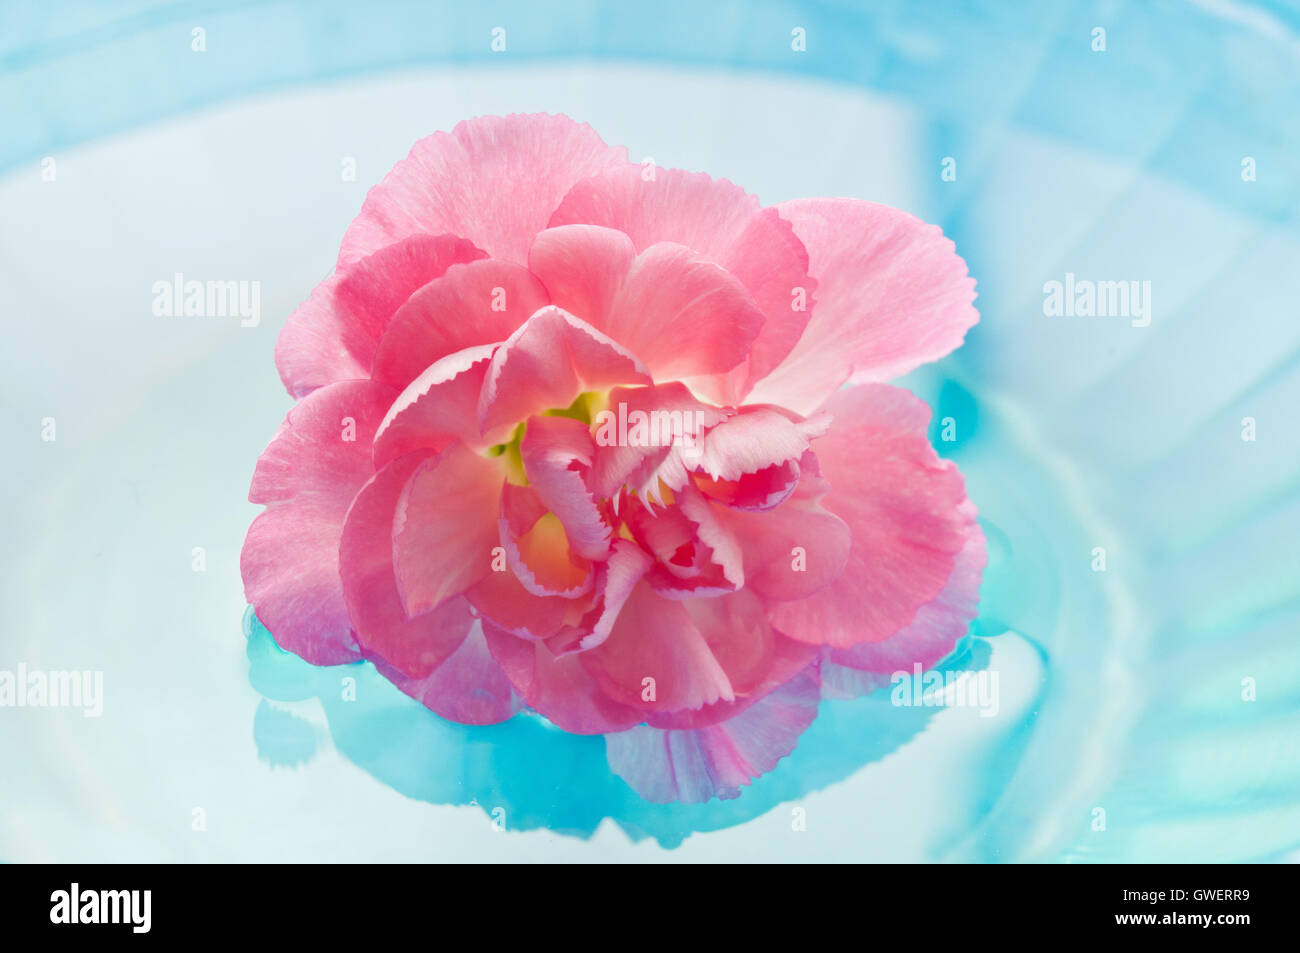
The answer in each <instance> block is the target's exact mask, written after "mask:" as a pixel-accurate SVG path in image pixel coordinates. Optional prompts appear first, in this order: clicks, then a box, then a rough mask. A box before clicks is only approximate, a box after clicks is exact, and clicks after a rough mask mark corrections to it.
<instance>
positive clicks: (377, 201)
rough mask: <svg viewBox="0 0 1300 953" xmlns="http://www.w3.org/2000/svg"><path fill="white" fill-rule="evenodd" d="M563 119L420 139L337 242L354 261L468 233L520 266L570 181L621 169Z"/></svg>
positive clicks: (490, 125)
mask: <svg viewBox="0 0 1300 953" xmlns="http://www.w3.org/2000/svg"><path fill="white" fill-rule="evenodd" d="M626 163H627V150H626V149H624V148H622V147H621V146H620V147H616V148H615V147H610V146H607V145H605V143H604V142H602V141H601V139H600V137H599V136H598V135H596V133H595V131H593V130H592V128H591V127H590V126H588V125H586V124H585V123H577V122H574V121H573V120H572V119H570V118H568V117H567V116H549V115H544V114H535V115H511V116H480V117H478V118H477V119H469V120H466V121H465V122H462V123H460V124H459V125H457V126H456V128H455V129H453V130H452V131H451V132H450V133H444V132H438V133H434V134H433V135H432V136H429V137H427V138H425V139H421V140H420V141H419V142H417V143H416V144H415V146H414V147H413V148H412V149H411V154H410V155H409V156H407V158H405V159H403V160H402V161H401V162H399V163H397V165H395V166H394V167H393V169H392V171H390V172H389V173H388V174H387V175H386V176H384V179H383V181H382V182H381V183H380V184H379V185H377V186H375V187H374V188H372V189H371V190H370V193H369V194H368V195H367V196H366V201H365V204H364V205H362V207H361V213H360V214H359V215H358V216H357V217H356V219H354V220H353V222H352V224H351V225H350V226H349V227H348V230H347V233H346V234H345V235H344V237H343V248H342V250H341V251H340V253H339V261H340V262H343V263H347V262H352V261H355V260H356V259H358V258H360V257H362V256H364V255H367V254H369V253H370V252H372V251H374V250H375V249H377V248H382V247H383V246H385V245H389V244H391V243H393V242H395V241H397V240H398V239H401V238H405V237H406V236H407V235H412V234H417V233H421V232H423V233H430V234H441V233H443V232H452V233H454V234H456V235H464V236H465V237H466V238H469V239H470V240H471V241H473V242H474V243H475V244H476V245H478V247H480V248H482V249H485V250H486V251H487V252H488V254H490V255H491V256H492V257H494V258H504V259H507V260H509V261H513V262H516V263H518V264H523V263H525V262H526V261H527V260H528V258H527V255H528V246H529V245H530V244H531V243H532V240H533V236H534V235H536V234H537V233H538V232H540V231H541V230H542V229H543V228H545V227H546V223H547V220H548V219H549V218H550V217H551V213H552V212H553V211H554V210H555V207H556V206H557V205H559V203H560V200H561V199H562V198H563V197H564V195H565V193H566V192H568V191H569V189H570V188H572V187H573V185H574V184H575V183H576V182H580V181H581V180H583V179H585V178H587V177H588V176H591V175H595V174H596V173H597V172H600V171H601V170H603V169H607V168H611V167H615V166H621V165H625V164H626Z"/></svg>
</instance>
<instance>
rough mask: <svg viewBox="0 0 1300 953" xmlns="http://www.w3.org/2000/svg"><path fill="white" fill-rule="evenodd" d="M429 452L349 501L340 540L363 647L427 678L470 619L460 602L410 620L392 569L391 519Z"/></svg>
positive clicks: (351, 610)
mask: <svg viewBox="0 0 1300 953" xmlns="http://www.w3.org/2000/svg"><path fill="white" fill-rule="evenodd" d="M432 456H433V454H432V453H430V452H424V453H412V454H409V455H407V456H404V457H402V458H400V459H398V460H394V461H393V462H392V463H390V464H389V465H388V466H386V467H384V468H383V469H382V470H380V471H379V472H378V473H376V474H375V475H374V476H373V477H371V478H370V481H369V482H368V483H366V485H365V486H364V487H362V488H361V492H359V493H358V494H357V496H356V499H354V500H353V501H352V506H351V508H349V510H348V515H347V519H346V520H345V521H344V524H343V537H342V540H341V542H340V544H339V574H340V576H341V578H342V581H343V596H344V599H345V600H346V602H347V607H348V615H349V617H350V618H351V620H352V626H353V629H354V630H355V632H356V637H357V642H358V643H359V645H360V646H361V650H362V651H363V652H364V653H365V654H366V655H367V656H368V657H370V658H376V657H378V658H381V659H383V660H384V661H385V662H388V663H389V664H390V665H391V666H392V667H393V668H394V669H396V670H398V671H400V672H401V673H403V674H404V675H406V676H408V677H412V678H424V677H425V676H427V675H428V674H429V673H430V672H432V671H433V670H434V669H435V668H437V667H438V666H439V665H441V664H442V663H443V662H445V661H446V660H447V658H448V657H450V656H451V654H452V653H453V652H455V651H456V650H457V649H458V648H459V647H460V644H461V642H463V641H464V640H465V636H466V634H467V633H468V632H469V630H470V626H471V625H472V624H473V622H474V619H473V618H472V617H471V616H470V613H469V605H468V604H467V603H466V602H465V600H463V599H450V600H448V601H446V602H444V603H443V604H442V605H440V606H438V607H437V608H435V609H433V610H432V611H430V612H427V613H425V614H424V615H418V616H415V617H414V618H407V615H406V611H405V610H404V609H403V608H402V599H401V596H400V595H399V594H398V592H397V578H396V576H395V575H394V570H393V516H394V514H395V512H396V509H397V501H398V499H399V498H400V497H401V495H402V490H403V489H404V488H405V486H406V484H407V482H408V481H409V480H410V478H411V475H412V474H413V473H414V472H415V470H416V469H417V468H418V467H419V466H420V464H422V463H423V462H424V461H425V460H427V459H429V458H430V457H432Z"/></svg>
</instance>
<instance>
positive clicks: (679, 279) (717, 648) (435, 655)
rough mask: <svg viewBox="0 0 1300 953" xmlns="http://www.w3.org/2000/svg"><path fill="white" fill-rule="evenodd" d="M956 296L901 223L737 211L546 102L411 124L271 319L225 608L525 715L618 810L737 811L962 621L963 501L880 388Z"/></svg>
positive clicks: (447, 695) (973, 576)
mask: <svg viewBox="0 0 1300 953" xmlns="http://www.w3.org/2000/svg"><path fill="white" fill-rule="evenodd" d="M974 296H975V292H974V282H973V280H972V279H971V278H969V277H968V275H967V270H966V266H965V264H964V262H963V261H962V260H961V259H960V258H959V257H958V256H957V255H956V254H955V253H954V250H953V245H952V243H951V242H950V241H948V240H947V239H945V238H943V236H942V235H941V233H940V231H939V229H937V228H935V227H934V226H930V225H926V224H924V223H922V222H920V221H919V220H917V219H915V218H913V217H912V216H910V215H907V214H905V213H903V212H900V211H897V210H895V209H891V208H888V207H885V206H881V205H875V204H872V203H869V202H863V201H857V200H851V199H806V200H800V201H794V202H787V203H783V204H780V205H776V206H771V207H767V208H764V207H763V206H761V205H760V204H759V202H758V200H757V199H756V198H754V197H753V196H751V195H747V194H746V193H745V192H744V191H743V190H741V189H740V188H738V187H736V186H734V185H732V184H731V183H729V182H727V181H725V180H715V179H712V178H710V177H708V176H707V175H702V174H697V173H688V172H682V171H679V170H675V169H660V168H655V167H654V166H653V165H637V164H632V163H629V162H628V161H627V155H626V150H624V149H621V148H613V147H610V146H607V145H605V143H604V142H602V141H601V140H600V138H599V137H598V136H597V135H596V134H595V132H593V131H592V130H591V128H590V127H588V126H586V125H582V124H579V123H575V122H573V121H572V120H570V119H568V118H566V117H563V116H545V115H534V116H508V117H504V118H501V117H484V118H480V119H475V120H472V121H468V122H464V123H461V124H460V125H459V126H457V127H456V128H455V129H454V130H453V131H452V132H451V133H450V134H446V133H437V134H435V135H433V136H430V137H429V138H427V139H424V140H422V141H420V142H418V143H417V144H416V145H415V147H414V149H413V150H412V151H411V154H410V156H409V157H408V158H406V159H405V160H403V161H402V162H399V163H398V164H397V166H396V167H394V169H393V170H392V171H391V172H390V173H389V174H388V175H387V176H386V177H385V178H384V180H383V181H382V182H381V183H380V184H379V185H378V186H376V187H375V188H374V189H372V190H371V192H370V194H369V195H368V196H367V198H366V201H365V204H364V205H363V207H362V209H361V213H360V214H359V215H358V216H357V218H356V220H355V221H354V222H353V223H352V225H351V226H350V227H349V228H348V230H347V232H346V233H345V235H344V237H343V247H342V250H341V252H340V254H339V259H338V264H337V267H336V269H335V271H334V274H333V275H332V277H330V278H329V279H327V280H326V281H325V282H323V283H322V284H321V285H319V286H318V287H317V288H316V289H315V291H314V292H313V293H312V295H311V297H310V298H309V299H308V300H307V301H306V303H304V304H303V305H302V306H301V307H300V308H299V309H298V310H297V311H296V312H295V313H294V314H293V315H292V316H291V317H290V318H289V320H288V322H287V324H286V325H285V327H284V330H283V331H282V333H281V335H280V339H279V343H278V345H277V348H276V362H277V365H278V366H279V369H280V374H281V377H282V378H283V380H284V383H285V386H286V387H287V388H288V390H289V392H290V394H292V395H293V397H295V398H296V399H297V400H298V403H297V405H296V406H295V407H294V408H293V410H291V411H290V413H289V415H288V417H287V418H286V420H285V422H284V424H283V425H282V426H281V428H280V430H279V432H278V433H277V434H276V435H275V437H274V439H273V440H272V441H271V443H270V445H269V446H268V447H267V448H266V450H265V452H264V453H263V454H262V456H261V458H260V459H259V460H258V462H257V467H256V471H255V473H254V475H253V481H252V488H251V491H250V494H249V498H250V499H251V500H252V501H253V502H254V503H264V504H267V509H266V510H265V512H263V513H262V514H261V515H260V516H259V517H258V518H257V519H256V520H255V521H254V523H253V525H252V527H251V528H250V530H249V532H248V538H247V540H246V542H245V544H244V551H243V557H242V570H243V577H244V584H245V590H246V593H247V597H248V600H249V602H251V603H252V605H253V607H254V609H255V611H256V612H257V615H258V617H259V618H260V619H261V621H262V622H263V624H264V625H265V626H266V627H267V628H268V629H269V630H270V632H271V633H272V634H273V635H274V636H275V638H276V640H277V642H278V643H279V644H280V645H281V646H282V647H284V648H285V649H288V650H290V651H292V652H295V653H296V654H298V655H300V656H302V657H303V658H304V659H306V660H308V661H310V662H313V663H315V664H320V665H332V664H339V663H345V662H353V661H357V660H360V659H369V660H371V661H372V662H373V663H374V664H375V666H376V667H377V668H378V670H379V671H380V672H381V673H383V674H384V675H385V676H386V677H387V678H389V679H391V680H392V681H393V682H394V683H395V684H396V685H397V686H398V687H399V688H400V689H401V690H402V691H404V692H406V693H407V694H409V695H411V696H413V697H414V698H417V699H419V700H420V701H421V702H422V703H423V704H425V705H426V706H428V707H429V708H430V709H432V710H433V711H435V712H437V713H438V714H439V715H442V716H443V717H445V718H449V719H453V720H455V721H459V722H463V723H469V724H491V723H495V722H499V721H503V720H505V719H507V718H510V717H511V716H513V715H514V714H515V713H516V712H518V711H519V710H520V709H521V708H524V707H527V708H530V709H533V710H535V711H537V712H538V713H540V714H541V715H543V716H545V717H546V718H547V719H548V720H549V721H550V722H552V723H553V724H555V725H556V726H558V727H560V728H562V729H564V730H565V731H569V732H575V733H580V734H603V735H605V737H606V746H607V753H608V758H609V762H610V765H611V767H612V768H613V770H614V771H615V772H617V773H618V774H619V775H621V776H622V777H623V778H625V779H626V780H627V781H628V782H629V783H630V784H631V785H632V786H633V787H634V788H636V790H637V791H639V792H640V793H641V794H642V795H643V796H644V797H646V798H648V799H651V800H654V801H677V800H681V801H702V800H707V799H708V798H710V797H714V796H720V797H734V796H735V795H736V794H738V793H739V790H740V788H741V786H743V785H747V784H749V783H750V781H751V780H752V779H753V778H754V777H757V776H758V775H760V774H762V773H764V772H766V771H769V770H771V769H772V768H773V767H774V766H775V765H776V763H777V762H778V761H779V760H780V759H781V758H782V757H784V756H785V755H787V754H789V753H790V752H791V751H792V750H793V749H794V747H795V745H796V743H797V741H798V738H799V735H800V733H801V732H802V731H803V730H804V729H805V728H807V727H808V725H809V724H810V723H811V722H812V720H813V718H814V717H815V715H816V713H817V705H818V701H819V699H820V698H821V697H822V695H823V694H835V695H841V696H842V695H846V694H848V695H852V694H858V693H861V692H864V691H868V690H871V689H873V688H875V687H877V686H878V685H880V684H881V683H882V681H883V680H884V679H885V678H887V676H888V673H891V672H893V671H895V670H899V669H903V670H907V671H911V668H912V666H913V665H914V664H916V663H920V664H921V665H923V666H929V665H932V664H933V663H934V662H936V661H937V660H939V659H940V658H941V657H942V656H944V655H945V654H947V653H948V652H949V651H951V649H952V648H953V646H954V644H955V642H956V640H957V639H958V638H960V637H961V635H962V634H963V633H964V632H965V630H966V627H967V625H968V624H969V622H970V620H971V618H972V617H973V615H974V613H975V607H976V601H977V593H978V587H979V581H980V575H981V572H982V569H983V565H984V559H985V557H984V540H983V536H982V535H981V533H980V530H979V527H978V526H977V524H976V522H975V508H974V506H973V505H972V504H971V503H970V501H969V500H968V499H967V497H966V493H965V489H964V484H963V481H962V477H961V475H960V473H959V472H958V471H957V469H956V468H955V467H954V466H953V465H952V464H951V463H949V462H946V461H943V460H941V459H940V458H939V457H938V456H937V455H936V454H935V452H934V449H933V448H932V447H931V446H930V444H929V442H928V440H927V438H926V428H927V425H928V421H929V416H930V414H929V410H928V408H927V407H926V406H925V404H924V403H922V402H921V401H919V400H918V399H917V398H915V397H914V396H912V395H911V394H910V393H908V392H907V391H905V390H901V389H898V388H894V387H890V386H888V385H887V384H884V383H882V381H885V380H888V379H890V378H893V377H896V376H898V375H900V374H903V373H905V372H907V371H909V370H911V369H912V368H914V367H916V366H918V365H919V364H921V363H923V362H926V361H930V360H934V359H937V358H939V357H941V356H943V355H944V354H946V353H948V352H949V351H951V350H952V349H953V348H955V347H957V346H958V345H959V344H960V343H961V340H962V338H963V336H964V334H965V332H966V330H967V329H968V328H969V327H970V326H971V325H973V324H974V323H975V321H976V320H977V314H976V311H975V309H974V307H973V306H972V301H973V300H974Z"/></svg>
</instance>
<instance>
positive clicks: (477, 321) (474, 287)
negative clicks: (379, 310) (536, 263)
mask: <svg viewBox="0 0 1300 953" xmlns="http://www.w3.org/2000/svg"><path fill="white" fill-rule="evenodd" d="M547 300H548V299H547V297H546V289H545V288H543V287H542V285H541V283H540V282H539V281H537V279H536V278H534V277H533V276H532V275H530V274H529V273H528V271H527V269H525V268H521V267H520V266H518V265H513V264H511V263H509V262H505V261H497V260H495V259H488V260H486V261H475V262H470V263H469V264H466V265H455V266H453V267H452V268H449V269H448V270H447V273H446V274H445V275H443V276H442V277H441V278H439V279H437V280H436V281H432V282H430V283H429V284H427V285H425V286H424V287H423V288H421V289H420V290H419V291H417V292H416V293H415V294H413V295H411V297H410V300H408V301H407V302H406V304H404V305H402V307H401V308H399V309H398V311H397V313H396V314H395V315H393V320H392V321H390V322H389V324H388V328H387V329H386V330H385V331H384V336H383V337H382V338H381V339H380V341H379V348H378V350H377V351H376V352H375V360H374V364H373V366H372V368H371V375H370V376H372V377H374V379H375V380H377V381H384V382H385V383H387V384H388V385H390V386H391V387H394V388H396V389H397V390H401V389H402V388H404V387H406V386H407V385H408V384H410V383H411V381H413V380H415V379H416V378H417V377H419V376H420V374H421V373H422V372H423V371H424V369H425V368H427V367H429V366H430V365H431V364H433V363H434V362H436V361H438V360H441V359H442V358H444V357H447V356H448V355H449V354H455V353H456V352H457V351H462V350H464V349H465V348H469V347H475V346H478V345H484V344H499V343H500V342H501V341H504V340H505V339H506V338H508V337H509V336H510V335H511V334H513V333H514V332H515V330H516V329H518V327H519V326H520V325H521V324H523V323H524V322H525V321H526V320H528V318H529V316H530V315H532V314H533V312H535V311H536V310H537V309H538V308H541V307H542V306H544V305H545V304H546V303H547Z"/></svg>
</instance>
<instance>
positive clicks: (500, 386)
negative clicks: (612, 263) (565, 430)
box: [479, 307, 650, 434]
mask: <svg viewBox="0 0 1300 953" xmlns="http://www.w3.org/2000/svg"><path fill="white" fill-rule="evenodd" d="M648 383H650V376H649V374H648V373H647V371H646V368H645V365H643V364H642V363H641V362H640V361H639V360H638V359H637V358H636V356H635V355H633V354H631V353H629V352H628V351H627V349H626V348H624V347H622V346H620V345H619V344H617V343H615V342H614V341H612V340H610V338H608V337H607V336H605V335H604V334H601V333H600V332H599V331H597V330H596V329H595V328H593V327H591V326H590V325H589V324H587V323H585V322H583V321H580V320H578V319H577V318H575V317H574V316H573V315H571V314H568V313H567V312H565V311H561V310H560V309H559V308H556V307H547V308H543V309H541V310H540V311H538V312H537V313H536V314H534V315H533V316H532V317H531V318H529V319H528V320H527V321H526V322H525V323H524V325H523V326H522V327H520V328H519V330H517V331H515V333H514V334H512V335H510V338H509V339H508V340H507V341H506V342H505V343H504V344H502V345H501V347H500V348H498V349H497V352H496V354H494V355H493V356H492V363H491V364H490V365H489V367H488V372H487V377H486V379H485V380H484V382H483V393H482V396H481V398H480V400H479V428H480V429H481V430H482V431H483V433H485V434H491V433H494V432H496V431H497V430H498V429H499V428H501V427H509V426H512V425H513V424H515V423H517V422H519V421H521V420H524V419H526V418H527V417H529V416H531V415H532V414H534V413H540V412H542V411H545V410H550V409H554V408H564V407H568V406H569V404H571V403H572V402H573V400H574V398H576V397H577V396H578V395H579V394H580V393H582V392H583V391H589V390H596V391H598V390H608V389H609V388H611V387H614V386H615V385H618V384H648Z"/></svg>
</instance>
